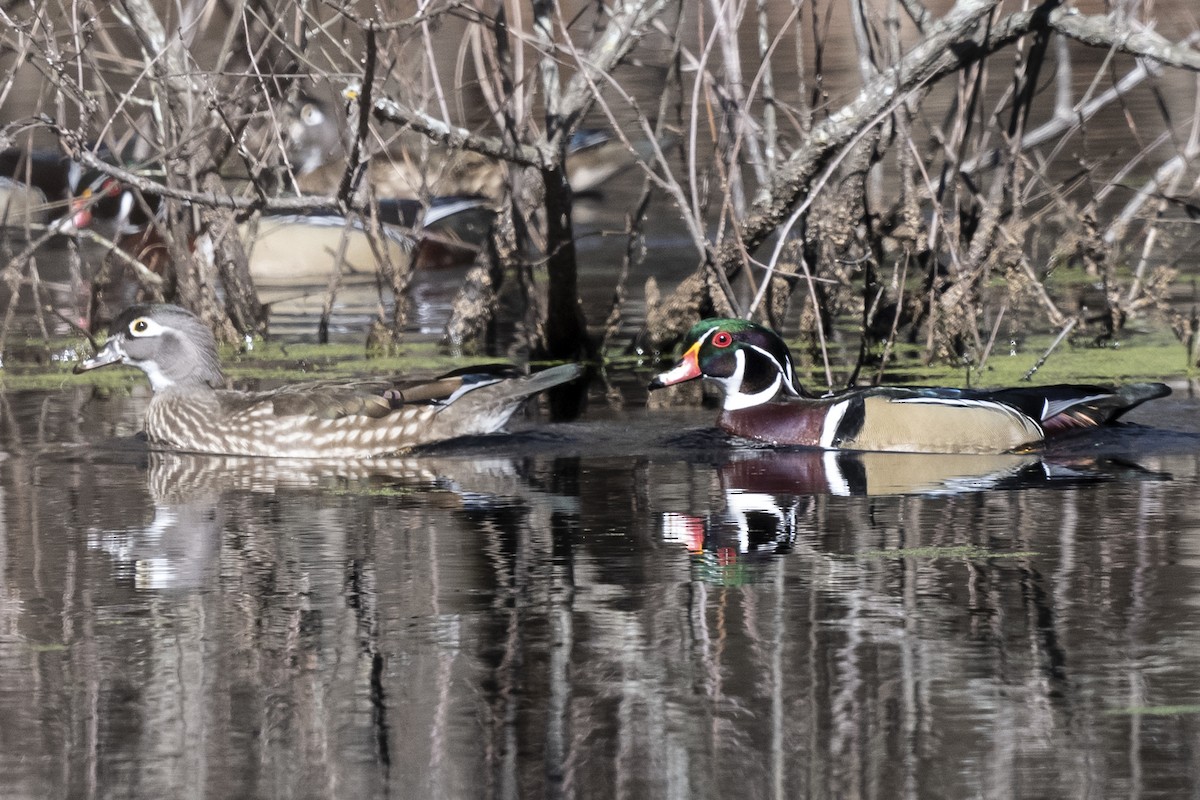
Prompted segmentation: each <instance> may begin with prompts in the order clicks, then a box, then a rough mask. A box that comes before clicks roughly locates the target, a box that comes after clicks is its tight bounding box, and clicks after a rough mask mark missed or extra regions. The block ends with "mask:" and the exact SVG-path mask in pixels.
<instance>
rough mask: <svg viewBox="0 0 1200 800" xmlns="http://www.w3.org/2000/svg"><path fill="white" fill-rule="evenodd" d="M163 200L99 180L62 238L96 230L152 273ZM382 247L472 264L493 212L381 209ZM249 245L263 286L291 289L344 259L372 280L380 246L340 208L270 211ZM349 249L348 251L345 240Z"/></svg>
mask: <svg viewBox="0 0 1200 800" xmlns="http://www.w3.org/2000/svg"><path fill="white" fill-rule="evenodd" d="M161 204H162V200H161V198H160V197H159V196H157V195H149V194H147V195H143V194H141V193H140V192H137V191H136V190H134V189H131V188H129V187H128V186H125V185H124V184H122V183H121V182H120V181H118V180H116V179H115V178H111V177H109V176H107V175H99V176H97V177H96V178H95V180H93V181H92V182H90V183H89V185H88V186H87V187H86V188H85V189H84V190H83V191H82V192H81V193H80V195H79V196H78V197H77V198H75V199H74V200H73V201H72V208H71V213H70V214H69V215H68V216H66V217H64V218H63V219H62V220H60V222H59V228H60V230H61V231H62V232H63V233H74V232H77V231H82V230H85V229H87V230H93V231H95V232H96V233H98V234H100V235H101V236H103V237H105V238H107V239H109V240H110V241H112V242H114V243H116V244H117V245H118V246H119V247H121V248H122V249H123V250H125V251H126V252H127V253H128V254H129V255H130V256H132V257H133V258H136V259H137V260H139V261H141V262H142V263H143V264H144V265H146V267H147V268H149V269H150V270H151V271H152V272H160V271H161V269H160V266H161V265H160V263H159V262H160V261H161V260H162V259H165V258H166V257H167V251H166V246H165V243H164V242H163V241H162V239H161V237H160V236H159V234H158V231H157V230H156V227H155V225H154V224H153V223H154V220H155V217H156V216H157V215H158V214H159V213H160V208H161ZM377 208H378V211H379V223H380V226H379V230H380V232H381V233H382V240H381V241H380V242H379V245H380V246H382V247H383V248H385V249H386V253H387V256H388V258H389V259H391V261H392V263H393V264H396V265H400V264H402V263H406V262H407V261H408V260H409V259H410V258H411V259H415V261H414V264H413V266H414V267H415V268H417V269H428V268H438V267H457V266H466V265H469V264H472V263H474V261H475V260H476V258H477V256H478V253H479V250H480V248H481V246H482V244H481V243H482V242H483V241H484V240H485V239H486V238H487V235H488V232H489V231H490V230H491V226H492V224H493V222H494V221H495V216H496V213H495V210H494V209H493V208H492V206H491V204H490V203H489V201H488V200H487V199H485V198H482V197H436V198H433V200H431V201H430V202H429V203H428V204H424V203H422V202H421V201H419V200H412V199H405V198H399V199H384V200H380V201H379V202H378V203H377ZM238 232H239V234H240V235H241V237H242V241H243V244H244V245H245V247H246V252H247V258H248V259H249V263H250V274H251V275H252V276H253V277H254V279H255V280H257V281H263V282H265V283H268V284H270V283H287V284H294V283H296V282H298V281H305V280H315V279H320V280H324V279H326V278H328V276H329V274H330V272H331V271H332V270H333V266H334V263H335V262H336V256H337V255H339V254H340V255H341V257H342V264H343V269H344V271H345V272H346V273H348V274H354V273H366V274H372V275H373V274H374V273H375V271H376V264H377V261H378V255H377V253H376V248H375V243H373V242H372V241H371V239H370V237H368V236H367V234H366V233H365V232H364V230H363V226H362V223H361V221H360V220H358V219H355V218H351V219H350V220H349V221H348V220H347V217H346V216H345V215H344V214H342V213H341V212H340V211H338V210H336V209H316V210H313V211H310V212H307V213H303V214H295V213H267V214H264V215H262V216H261V217H258V218H255V220H254V221H252V222H250V223H243V224H242V225H240V226H239V227H238ZM343 236H345V238H346V243H345V246H344V247H343V244H342V238H343Z"/></svg>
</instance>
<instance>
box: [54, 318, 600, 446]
mask: <svg viewBox="0 0 1200 800" xmlns="http://www.w3.org/2000/svg"><path fill="white" fill-rule="evenodd" d="M111 331H112V334H111V336H110V337H109V339H108V341H107V342H105V344H104V346H103V347H101V348H100V350H99V351H98V352H97V353H96V354H95V356H93V357H92V358H89V359H86V360H85V361H83V362H81V363H79V364H78V365H77V366H76V367H75V371H76V372H84V371H86V370H91V369H97V368H99V367H104V366H108V365H109V364H129V365H130V366H134V367H137V368H138V369H140V370H142V371H143V372H145V373H146V376H147V377H148V378H149V379H150V386H151V388H152V389H153V390H154V395H153V397H152V398H151V400H150V405H149V407H148V408H147V409H146V434H147V436H148V437H149V439H150V441H151V442H152V443H154V444H156V445H159V446H163V447H167V448H172V449H176V450H184V451H189V452H196V453H213V454H222V455H247V456H268V457H293V458H312V459H325V458H329V459H355V458H372V457H376V456H382V455H387V454H392V453H397V452H401V451H405V450H409V449H411V448H414V447H417V446H420V445H425V444H431V443H433V442H439V441H443V440H446V439H453V438H457V437H460V436H478V435H481V434H487V433H493V432H495V431H497V430H499V429H500V428H502V427H503V426H504V425H505V423H507V422H508V419H509V417H511V416H512V415H513V413H514V412H515V411H516V410H517V409H518V408H520V406H521V404H522V403H524V402H525V400H526V399H528V398H530V397H532V396H533V395H535V394H537V393H539V392H542V391H544V390H546V389H550V388H552V387H554V386H558V385H559V384H562V383H566V382H567V381H570V380H573V379H574V378H576V377H578V376H579V374H580V373H581V372H582V367H581V366H580V365H578V364H564V365H561V366H557V367H552V368H550V369H548V370H545V371H543V372H538V373H536V374H534V375H530V376H528V377H521V376H515V375H514V374H513V373H512V372H511V371H509V372H498V371H495V370H492V371H488V370H487V369H486V368H483V370H482V371H480V370H474V371H472V370H469V369H465V370H459V371H456V372H452V373H449V374H447V375H444V376H442V377H441V378H438V379H437V380H434V381H432V382H428V383H421V384H416V385H403V384H397V383H392V382H389V381H363V382H355V383H342V384H335V383H307V384H297V385H293V386H286V387H283V388H280V389H276V390H274V391H266V392H242V391H234V390H229V389H224V388H222V387H223V386H224V378H223V377H222V375H221V367H220V364H219V362H218V358H217V346H216V341H215V339H214V337H213V334H212V331H210V330H209V329H208V327H207V326H206V325H204V323H203V322H201V321H200V320H199V319H198V318H197V317H196V316H195V315H193V314H192V313H191V312H189V311H186V310H184V309H182V308H179V307H178V306H172V305H137V306H131V307H130V308H128V309H126V310H125V311H124V312H123V313H121V315H120V316H118V317H117V319H116V321H115V322H114V323H113V325H112V327H111Z"/></svg>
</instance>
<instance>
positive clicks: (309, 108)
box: [300, 103, 325, 126]
mask: <svg viewBox="0 0 1200 800" xmlns="http://www.w3.org/2000/svg"><path fill="white" fill-rule="evenodd" d="M300 121H301V122H303V123H304V124H305V125H309V126H312V125H320V124H321V123H322V122H324V121H325V114H324V113H322V112H321V109H319V108H317V107H316V106H315V105H313V104H312V103H305V104H304V106H303V107H302V108H301V109H300Z"/></svg>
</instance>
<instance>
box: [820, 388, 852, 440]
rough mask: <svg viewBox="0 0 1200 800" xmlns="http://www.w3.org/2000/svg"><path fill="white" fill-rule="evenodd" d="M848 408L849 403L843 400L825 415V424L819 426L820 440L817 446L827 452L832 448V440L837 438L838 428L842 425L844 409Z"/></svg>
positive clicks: (844, 414)
mask: <svg viewBox="0 0 1200 800" xmlns="http://www.w3.org/2000/svg"><path fill="white" fill-rule="evenodd" d="M848 408H850V401H849V400H843V401H842V402H840V403H834V405H833V407H832V408H830V409H829V411H828V412H827V413H826V414H825V423H824V424H823V425H822V426H821V440H820V441H819V442H818V444H820V445H821V447H824V448H825V449H826V450H829V449H831V448H832V447H833V439H834V437H835V436H837V429H838V426H839V425H841V424H842V417H844V416H846V409H848Z"/></svg>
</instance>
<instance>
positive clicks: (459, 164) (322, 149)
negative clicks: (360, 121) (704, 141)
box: [284, 87, 653, 202]
mask: <svg viewBox="0 0 1200 800" xmlns="http://www.w3.org/2000/svg"><path fill="white" fill-rule="evenodd" d="M343 97H344V98H345V99H347V100H349V101H351V103H350V106H349V110H350V119H349V120H348V121H347V120H346V119H345V117H344V116H342V115H339V114H338V113H337V112H336V111H335V109H334V108H333V107H332V105H331V104H330V103H327V102H325V101H323V100H320V99H318V98H315V97H312V96H309V95H304V94H302V95H301V96H300V97H298V98H297V99H296V100H295V101H294V102H292V103H289V104H288V106H287V121H286V124H285V127H284V133H285V134H286V136H285V138H286V141H287V151H288V158H289V160H290V161H291V163H292V166H293V168H294V169H295V173H296V186H297V188H299V189H300V191H301V192H304V193H306V194H335V193H336V192H337V188H338V186H339V184H340V183H341V180H342V176H343V174H344V173H345V171H346V153H347V145H346V139H347V132H348V131H351V130H354V129H355V127H356V123H355V121H354V114H356V113H357V104H356V103H355V102H353V101H355V100H357V94H356V90H355V89H354V88H353V87H351V88H349V89H347V90H346V91H345V92H343ZM634 147H635V149H636V150H637V153H636V154H634V153H631V152H630V150H629V148H628V147H627V146H626V145H625V144H624V143H623V142H622V141H621V140H620V139H618V138H617V137H615V136H613V134H612V133H611V132H610V131H606V130H602V129H599V128H584V129H580V130H578V131H576V132H575V133H573V134H572V135H571V138H570V141H569V142H568V143H567V161H566V170H567V182H568V183H570V184H571V190H572V191H573V192H574V193H575V194H577V195H581V194H596V193H598V192H599V191H600V188H601V186H602V185H603V184H604V182H605V181H607V180H609V179H610V178H612V177H613V176H614V175H616V174H617V173H619V172H622V171H623V170H625V169H628V168H629V167H632V166H633V165H634V164H635V163H636V161H637V159H639V158H640V159H643V160H645V159H649V158H650V157H651V156H652V155H653V148H652V147H651V146H650V145H649V143H640V144H637V145H634ZM365 182H366V183H367V184H369V185H370V186H371V187H372V189H373V190H374V192H375V194H376V195H377V196H379V197H422V196H425V195H426V194H434V195H474V196H479V197H486V198H488V199H490V200H492V201H493V202H495V201H499V200H500V199H501V198H502V196H503V193H504V185H505V173H504V166H503V164H502V163H501V162H499V161H497V160H495V159H492V158H488V157H487V156H483V155H480V154H478V153H474V152H471V151H469V150H462V151H453V150H449V149H447V148H445V147H439V146H437V145H434V144H431V143H430V142H429V140H428V139H426V138H425V137H423V136H422V135H421V134H418V133H415V132H412V131H402V132H401V133H400V134H399V135H398V136H397V138H396V146H395V147H394V148H392V150H391V151H390V152H386V153H381V154H379V155H377V156H375V157H374V158H372V159H370V160H369V161H368V162H367V174H366V176H365Z"/></svg>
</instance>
